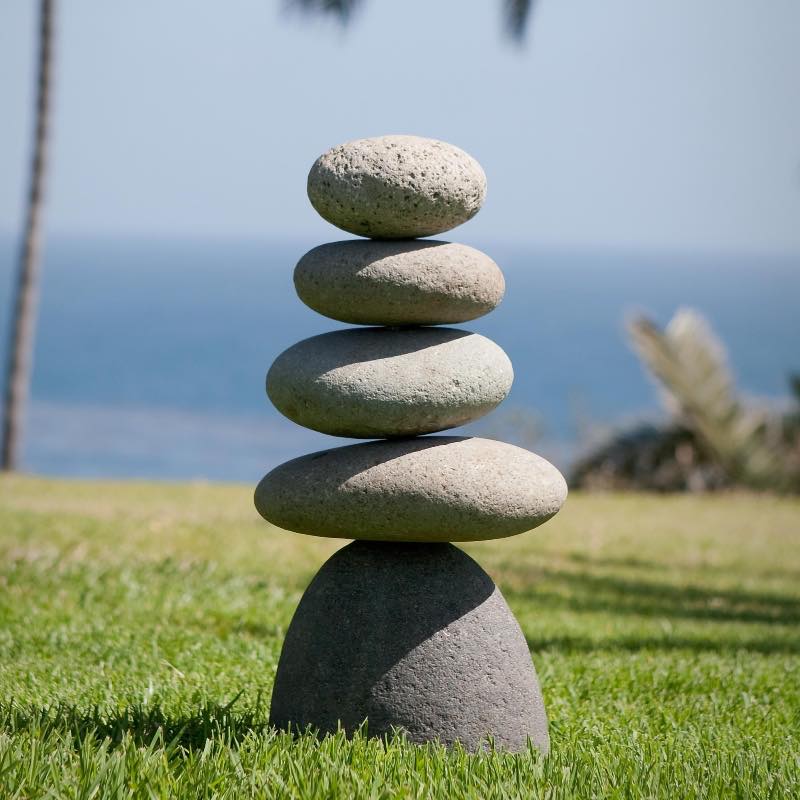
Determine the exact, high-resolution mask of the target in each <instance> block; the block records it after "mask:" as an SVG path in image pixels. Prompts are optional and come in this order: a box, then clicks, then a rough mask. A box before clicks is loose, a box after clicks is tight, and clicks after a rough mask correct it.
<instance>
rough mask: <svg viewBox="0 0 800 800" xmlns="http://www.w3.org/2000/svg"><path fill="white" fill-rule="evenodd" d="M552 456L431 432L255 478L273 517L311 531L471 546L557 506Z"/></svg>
mask: <svg viewBox="0 0 800 800" xmlns="http://www.w3.org/2000/svg"><path fill="white" fill-rule="evenodd" d="M566 496H567V485H566V483H565V481H564V478H563V477H562V476H561V473H560V472H559V471H558V470H557V469H556V468H555V467H554V466H553V465H552V464H550V463H549V462H548V461H545V459H543V458H541V457H540V456H537V455H536V454H535V453H531V452H529V451H527V450H523V449H522V448H521V447H515V446H514V445H511V444H506V443H505V442H497V441H494V440H491V439H478V438H463V437H455V436H426V437H423V438H420V439H410V440H405V441H399V442H397V441H395V442H386V441H384V442H369V443H366V444H356V445H350V446H348V447H337V448H334V449H332V450H324V451H322V452H319V453H312V454H310V455H307V456H302V457H301V458H295V459H294V460H292V461H287V462H286V463H285V464H281V465H280V466H279V467H276V468H275V469H274V470H272V472H270V473H269V474H268V475H266V476H265V477H264V478H263V479H262V480H261V483H259V484H258V487H257V488H256V493H255V504H256V508H257V509H258V512H259V513H260V514H261V516H262V517H264V519H266V520H267V521H268V522H271V523H273V524H274V525H277V526H278V527H280V528H284V529H286V530H290V531H296V532H297V533H306V534H310V535H312V536H328V537H340V538H343V539H369V540H375V541H404V542H467V541H478V540H485V539H502V538H504V537H507V536H514V535H516V534H518V533H524V532H525V531H529V530H530V529H531V528H535V527H536V526H537V525H541V524H542V523H543V522H546V521H547V520H548V519H550V518H551V517H552V516H553V515H554V514H556V512H558V510H559V509H560V508H561V506H562V504H563V503H564V500H565V499H566Z"/></svg>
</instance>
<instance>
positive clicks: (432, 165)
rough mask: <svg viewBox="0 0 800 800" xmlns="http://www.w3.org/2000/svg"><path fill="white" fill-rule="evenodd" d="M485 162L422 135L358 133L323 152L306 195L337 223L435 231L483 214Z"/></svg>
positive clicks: (398, 233) (408, 234)
mask: <svg viewBox="0 0 800 800" xmlns="http://www.w3.org/2000/svg"><path fill="white" fill-rule="evenodd" d="M485 197H486V175H485V174H484V172H483V170H482V169H481V166H480V164H479V163H478V162H477V161H476V160H475V159H474V158H472V156H470V155H468V154H467V153H465V152H464V151H463V150H461V149H459V148H458V147H454V146H453V145H452V144H447V143H446V142H440V141H438V140H436V139H424V138H422V137H420V136H378V137H376V138H372V139H357V140H355V141H352V142H346V143H345V144H340V145H337V146H336V147H332V148H331V149H330V150H328V151H327V152H326V153H323V154H322V155H321V156H320V157H319V158H318V159H317V160H316V161H315V162H314V165H313V166H312V167H311V171H310V172H309V173H308V199H309V200H310V201H311V205H312V206H314V208H315V209H316V210H317V212H319V214H320V215H321V216H322V217H323V218H324V219H326V220H327V221H328V222H330V223H332V224H333V225H336V226H337V227H338V228H342V229H343V230H346V231H349V232H350V233H355V234H358V235H359V236H369V237H371V238H375V239H411V238H415V237H417V236H434V235H436V234H437V233H442V231H447V230H450V229H451V228H455V227H456V225H461V224H462V223H464V222H466V221H467V220H468V219H470V218H472V217H473V216H475V214H477V213H478V211H479V209H480V207H481V206H482V205H483V201H484V199H485Z"/></svg>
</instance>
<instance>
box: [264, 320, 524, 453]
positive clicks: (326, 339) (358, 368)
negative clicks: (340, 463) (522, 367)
mask: <svg viewBox="0 0 800 800" xmlns="http://www.w3.org/2000/svg"><path fill="white" fill-rule="evenodd" d="M513 379H514V371H513V369H512V367H511V362H510V361H509V360H508V356H507V355H506V354H505V353H504V352H503V351H502V350H501V349H500V347H498V346H497V345H496V344H495V343H494V342H492V341H491V340H490V339H487V338H485V337H484V336H480V335H478V334H476V333H468V332H466V331H460V330H456V329H454V328H408V329H405V330H391V329H388V328H361V329H357V328H351V329H348V330H343V331H333V332H332V333H324V334H322V335H320V336H313V337H312V338H310V339H304V340H303V341H302V342H298V343H297V344H295V345H293V346H292V347H290V348H289V349H288V350H285V351H284V352H283V353H281V355H279V356H278V357H277V358H276V359H275V363H274V364H273V365H272V367H270V370H269V372H268V373H267V394H268V395H269V397H270V400H272V402H273V403H274V404H275V407H276V408H277V409H278V411H280V412H281V413H282V414H285V415H286V416H287V417H289V419H291V420H292V421H294V422H296V423H297V424H298V425H303V426H305V427H306V428H311V429H313V430H316V431H321V432H322V433H329V434H332V435H334V436H349V437H352V438H355V439H374V438H376V437H382V438H393V437H402V436H416V435H417V434H422V433H432V432H433V431H441V430H445V429H446V428H454V427H456V426H457V425H463V424H464V423H466V422H469V421H471V420H474V419H478V417H482V416H483V415H484V414H487V413H488V412H489V411H491V410H492V409H493V408H494V407H495V406H496V405H497V404H498V403H500V402H501V401H502V400H503V398H505V396H506V395H507V394H508V391H509V389H510V388H511V383H512V381H513Z"/></svg>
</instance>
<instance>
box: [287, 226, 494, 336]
mask: <svg viewBox="0 0 800 800" xmlns="http://www.w3.org/2000/svg"><path fill="white" fill-rule="evenodd" d="M294 285H295V289H296V290H297V294H298V296H299V297H300V299H301V300H302V301H303V302H304V303H305V304H306V305H307V306H309V307H310V308H313V309H314V311H317V312H319V313H320V314H324V315H325V316H327V317H332V318H333V319H337V320H341V321H342V322H350V323H355V324H358V325H439V324H443V323H454V322H466V321H467V320H470V319H475V318H476V317H480V316H482V315H483V314H488V313H489V312H490V311H491V310H492V309H493V308H495V307H496V306H497V305H498V304H499V303H500V301H501V300H502V299H503V293H504V292H505V280H504V279H503V273H502V272H501V271H500V268H499V267H498V266H497V264H495V262H494V261H492V259H491V258H489V256H487V255H486V254H484V253H481V252H480V250H476V249H475V248H473V247H468V246H467V245H464V244H454V243H451V242H440V241H436V240H430V239H429V240H422V241H401V242H388V241H382V242H380V241H367V240H363V239H360V240H351V241H344V242H331V243H329V244H323V245H321V246H319V247H315V248H314V249H313V250H309V251H308V253H306V254H305V255H304V256H303V257H302V258H301V259H300V261H299V262H298V264H297V266H296V267H295V270H294Z"/></svg>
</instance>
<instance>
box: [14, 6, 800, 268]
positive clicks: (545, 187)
mask: <svg viewBox="0 0 800 800" xmlns="http://www.w3.org/2000/svg"><path fill="white" fill-rule="evenodd" d="M59 5H60V19H59V26H58V76H57V99H56V114H55V125H54V148H53V171H52V180H51V186H50V192H49V206H48V214H47V219H48V229H49V230H50V231H51V232H57V233H71V234H85V233H89V234H95V233H99V234H104V235H108V234H117V233H124V234H142V235H155V236H173V235H174V236H185V235H196V234H202V235H204V236H214V237H245V236H246V237H251V236H259V237H273V236H291V237H294V236H302V237H303V238H308V239H310V240H319V241H326V240H331V239H335V238H339V237H340V234H338V233H337V232H336V230H335V229H333V228H331V227H330V226H329V225H327V223H325V222H323V221H322V220H320V219H319V218H318V217H317V216H316V214H315V213H314V212H313V210H312V209H311V207H310V205H309V204H308V202H307V200H306V197H305V178H306V174H307V171H308V168H309V166H310V164H311V162H312V161H313V160H314V158H315V157H316V156H317V155H318V154H319V153H320V152H322V151H323V150H325V149H326V148H327V147H329V146H331V145H333V144H336V143H338V142H341V141H344V140H347V139H352V138H358V137H361V136H371V135H377V134H381V133H417V134H421V135H427V136H433V137H436V138H441V139H445V140H448V141H451V142H453V143H455V144H458V145H460V146H461V147H463V148H465V149H466V150H468V151H469V152H471V153H472V154H473V155H474V156H476V157H477V158H478V159H479V160H480V161H481V162H482V164H483V165H484V168H485V170H486V172H487V175H488V177H489V196H488V200H487V203H486V206H485V208H484V210H483V211H482V212H481V213H480V214H479V215H478V217H476V218H475V219H474V220H473V221H472V222H471V223H470V224H469V226H467V227H465V228H463V229H461V231H459V232H458V233H454V235H453V238H460V239H462V240H466V241H474V240H487V239H500V238H506V239H511V240H515V241H527V242H531V243H534V244H541V245H558V246H561V245H563V246H568V247H579V248H585V247H595V246H612V247H626V248H627V247H630V248H642V249H653V248H658V249H664V248H666V249H677V250H743V249H744V250H749V251H763V252H787V251H788V252H793V253H798V254H800V47H799V46H798V42H800V2H797V0H769V1H768V2H765V0H701V2H698V0H669V1H668V2H659V3H646V2H642V1H641V0H604V1H603V2H596V1H595V2H592V1H591V0H583V1H582V2H581V1H579V0H540V2H539V3H538V4H537V9H536V13H535V15H534V18H533V24H532V27H531V30H530V31H529V36H528V37H527V43H526V46H525V47H523V48H517V47H514V46H513V45H512V44H511V43H510V42H508V41H507V40H506V39H504V37H503V35H502V28H501V24H500V7H501V2H500V0H485V2H465V1H464V0H446V1H445V0H436V2H431V0H413V2H411V1H410V0H405V1H404V2H387V0H365V2H364V3H363V4H362V6H361V9H360V11H359V13H357V14H356V15H355V17H354V18H353V20H352V24H351V26H350V27H349V29H347V30H346V31H342V30H341V29H340V28H339V27H338V26H337V25H336V24H333V23H331V22H325V21H321V20H318V19H317V20H315V19H309V18H304V17H299V16H297V15H294V14H289V15H287V14H286V13H284V12H283V11H282V9H283V8H284V6H283V4H282V3H281V2H276V0H227V2H224V3H222V2H219V0H216V2H212V1H211V0H167V1H166V2H165V1H164V0H136V1H135V2H134V1H133V0H128V2H121V1H120V2H113V3H109V2H102V1H101V0H62V2H61V3H60V4H59ZM35 6H36V3H34V2H33V0H3V2H2V3H0V109H2V111H0V232H9V231H11V232H16V230H17V228H18V224H19V220H20V215H21V208H22V198H23V193H24V185H25V175H26V171H27V161H28V150H27V147H28V136H29V129H30V124H31V119H30V108H31V92H32V69H33V66H32V58H33V46H32V44H33V34H34V19H33V11H34V9H35Z"/></svg>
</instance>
